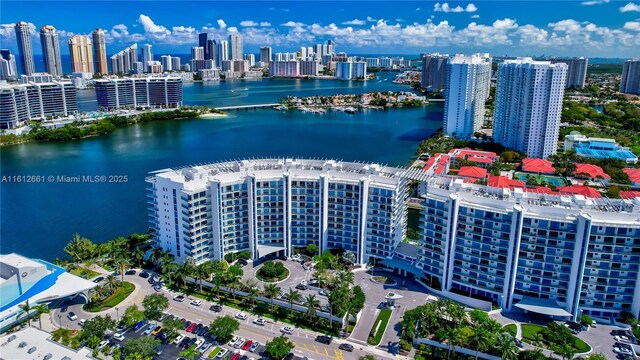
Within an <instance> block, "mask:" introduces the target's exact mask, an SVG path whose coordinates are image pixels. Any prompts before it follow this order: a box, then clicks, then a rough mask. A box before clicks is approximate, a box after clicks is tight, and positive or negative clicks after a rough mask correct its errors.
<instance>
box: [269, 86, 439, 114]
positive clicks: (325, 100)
mask: <svg viewBox="0 0 640 360" xmlns="http://www.w3.org/2000/svg"><path fill="white" fill-rule="evenodd" d="M279 103H280V104H281V105H279V106H276V107H274V108H275V109H276V110H289V109H294V108H295V109H297V110H299V111H302V112H309V113H315V114H324V113H325V112H326V111H327V110H334V111H344V112H346V113H349V114H353V113H355V112H356V111H358V110H363V109H378V110H386V109H388V108H408V107H418V106H423V105H425V104H428V103H429V100H428V99H427V98H426V97H424V96H419V95H416V94H414V93H412V92H406V91H385V92H372V93H365V94H338V95H329V96H309V97H297V96H288V97H285V98H281V99H279Z"/></svg>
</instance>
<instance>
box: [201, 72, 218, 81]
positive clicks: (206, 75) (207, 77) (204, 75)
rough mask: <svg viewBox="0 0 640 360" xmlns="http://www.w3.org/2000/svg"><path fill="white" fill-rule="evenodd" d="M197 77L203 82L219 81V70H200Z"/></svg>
mask: <svg viewBox="0 0 640 360" xmlns="http://www.w3.org/2000/svg"><path fill="white" fill-rule="evenodd" d="M198 76H200V79H202V80H203V81H212V80H220V70H219V69H200V70H198Z"/></svg>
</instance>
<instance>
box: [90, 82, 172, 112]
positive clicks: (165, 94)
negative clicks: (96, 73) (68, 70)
mask: <svg viewBox="0 0 640 360" xmlns="http://www.w3.org/2000/svg"><path fill="white" fill-rule="evenodd" d="M95 88H96V98H97V100H98V105H99V106H100V107H102V108H104V109H107V110H110V109H120V108H123V107H152V106H153V107H158V106H160V107H172V108H174V107H179V106H180V105H182V78H181V77H179V76H173V75H172V76H147V77H136V78H128V77H127V78H114V79H100V80H96V81H95Z"/></svg>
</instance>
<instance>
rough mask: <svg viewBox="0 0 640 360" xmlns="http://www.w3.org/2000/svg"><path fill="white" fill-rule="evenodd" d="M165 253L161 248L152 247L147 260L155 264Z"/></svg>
mask: <svg viewBox="0 0 640 360" xmlns="http://www.w3.org/2000/svg"><path fill="white" fill-rule="evenodd" d="M165 254H166V252H165V251H164V250H163V249H162V248H160V247H154V248H153V250H151V254H150V255H149V261H151V262H152V263H154V264H155V263H157V262H158V260H160V259H161V258H162V256H163V255H165Z"/></svg>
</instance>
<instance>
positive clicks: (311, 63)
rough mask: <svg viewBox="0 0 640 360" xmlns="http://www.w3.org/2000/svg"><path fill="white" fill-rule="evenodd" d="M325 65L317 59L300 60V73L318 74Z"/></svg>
mask: <svg viewBox="0 0 640 360" xmlns="http://www.w3.org/2000/svg"><path fill="white" fill-rule="evenodd" d="M322 69H323V67H322V64H320V62H318V61H315V60H302V61H300V75H310V76H318V75H319V74H320V72H321V71H322Z"/></svg>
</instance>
